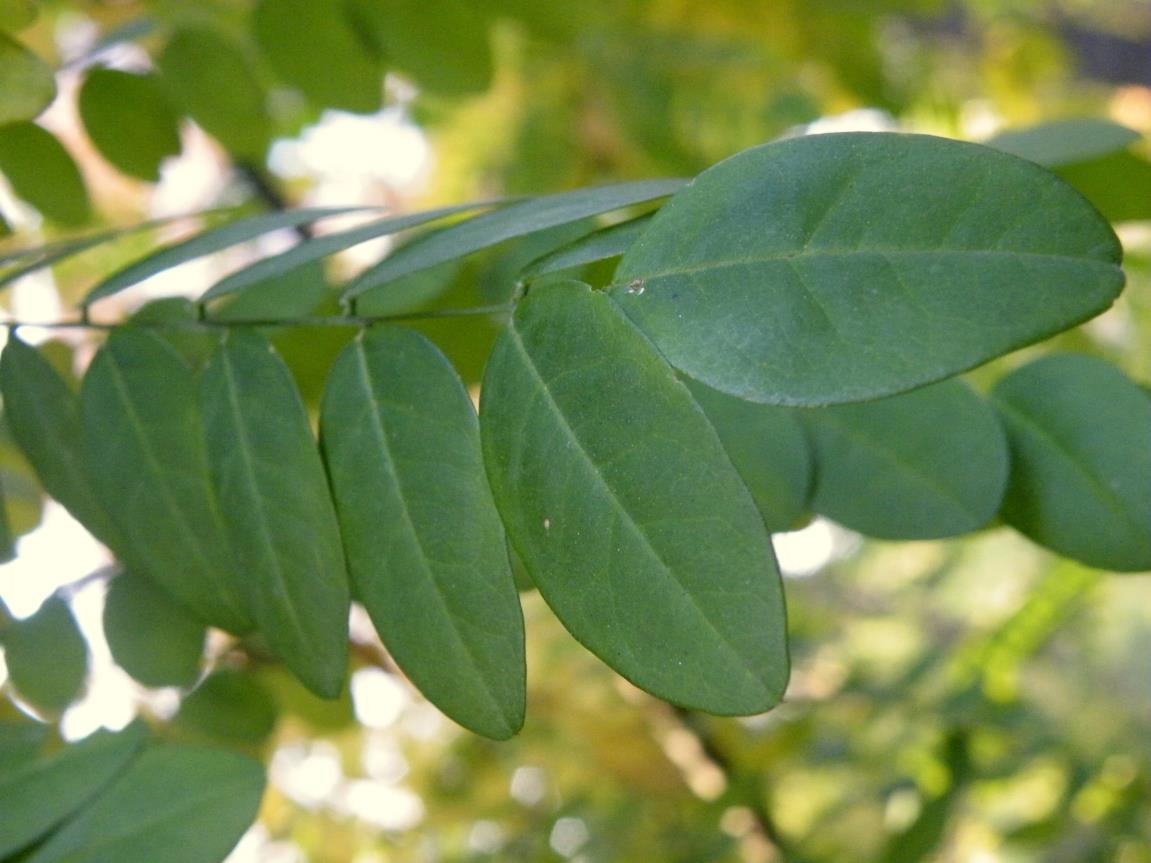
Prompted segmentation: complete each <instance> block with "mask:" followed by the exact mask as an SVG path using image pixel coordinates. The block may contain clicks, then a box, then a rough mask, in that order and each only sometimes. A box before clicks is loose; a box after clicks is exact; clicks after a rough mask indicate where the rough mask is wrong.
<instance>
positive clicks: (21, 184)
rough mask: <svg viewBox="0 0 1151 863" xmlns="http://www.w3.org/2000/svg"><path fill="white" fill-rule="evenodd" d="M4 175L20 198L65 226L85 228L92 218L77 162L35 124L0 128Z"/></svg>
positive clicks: (1, 161)
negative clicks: (84, 224) (84, 225)
mask: <svg viewBox="0 0 1151 863" xmlns="http://www.w3.org/2000/svg"><path fill="white" fill-rule="evenodd" d="M0 173H2V174H3V175H4V177H5V179H7V180H8V182H9V183H11V184H12V188H13V190H14V191H15V192H16V194H17V195H19V196H20V197H21V198H23V199H24V200H25V201H27V202H28V203H29V204H31V205H32V206H33V207H35V208H36V209H37V210H39V211H40V212H41V213H43V214H44V215H45V216H47V217H48V218H49V219H52V220H54V221H56V222H59V223H60V224H61V225H81V224H83V223H84V222H86V221H87V220H88V217H89V216H90V215H91V206H90V204H89V201H88V190H87V189H86V188H85V186H84V180H83V178H82V177H81V176H80V169H79V168H77V167H76V162H75V161H74V160H73V159H72V156H71V155H69V153H68V151H67V150H65V149H64V146H63V145H62V144H61V143H60V142H59V141H58V140H56V136H55V135H53V134H52V133H51V132H49V131H48V130H46V129H43V128H41V127H40V126H37V125H36V124H35V123H9V124H7V125H4V126H0Z"/></svg>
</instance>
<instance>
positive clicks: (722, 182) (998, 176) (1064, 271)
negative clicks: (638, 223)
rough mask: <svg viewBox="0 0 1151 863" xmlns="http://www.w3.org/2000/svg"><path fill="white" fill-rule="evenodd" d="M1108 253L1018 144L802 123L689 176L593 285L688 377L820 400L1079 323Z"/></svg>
mask: <svg viewBox="0 0 1151 863" xmlns="http://www.w3.org/2000/svg"><path fill="white" fill-rule="evenodd" d="M877 213H882V214H883V216H882V218H878V217H877V216H876V214H877ZM1120 256H1121V250H1120V246H1119V243H1118V241H1117V239H1116V238H1115V235H1114V233H1113V232H1112V231H1111V228H1110V226H1109V225H1108V224H1107V222H1106V221H1104V220H1103V218H1102V217H1100V215H1099V214H1098V213H1097V212H1096V210H1095V209H1094V208H1093V207H1091V206H1090V205H1089V204H1088V203H1087V202H1086V201H1085V200H1084V199H1083V198H1082V197H1081V196H1080V195H1079V194H1078V193H1077V192H1075V191H1074V190H1073V189H1072V188H1071V187H1069V186H1068V185H1066V184H1065V183H1063V182H1062V181H1061V180H1059V179H1057V178H1056V177H1053V176H1052V175H1051V174H1049V173H1047V172H1046V171H1045V170H1043V169H1042V168H1039V167H1038V166H1036V165H1034V164H1032V163H1030V162H1026V161H1024V160H1021V159H1017V158H1016V157H1014V156H1009V155H1007V154H1005V153H1001V152H999V151H997V150H993V149H991V148H988V147H981V146H979V145H975V144H966V143H961V142H957V141H949V140H944V139H942V138H932V137H927V136H921V135H894V134H882V133H850V134H838V135H814V136H810V137H805V138H795V139H789V140H785V141H780V142H777V143H773V144H767V145H765V146H762V147H757V148H753V149H751V150H746V151H744V152H742V153H739V154H738V155H736V156H733V157H731V158H730V159H727V160H726V161H724V162H721V163H720V164H718V165H716V166H714V167H712V168H710V169H708V170H707V171H705V172H703V173H702V174H700V175H699V176H698V177H697V178H696V179H695V180H694V181H693V182H692V183H691V185H690V186H688V187H687V188H686V189H685V190H684V191H683V192H682V193H680V194H679V195H676V196H675V197H674V198H673V199H672V201H670V202H669V203H668V204H666V205H665V206H664V207H663V208H662V209H661V210H660V212H659V213H657V214H656V216H655V218H654V219H653V221H652V224H651V227H650V228H648V230H647V231H645V232H644V234H643V236H641V237H640V239H639V240H637V241H636V242H635V243H634V244H633V245H632V247H631V248H630V249H629V251H628V253H627V254H626V255H624V258H623V261H622V262H621V263H620V266H619V269H618V270H617V272H616V285H615V286H614V289H613V291H612V296H613V298H614V299H615V300H616V302H617V303H619V305H620V307H621V308H622V309H623V310H624V311H625V312H626V313H627V315H628V316H629V317H630V318H631V319H632V320H633V321H634V322H635V323H636V325H637V326H639V327H640V329H642V330H643V331H644V332H645V333H647V335H648V336H649V337H650V338H651V339H652V341H654V342H655V344H656V345H657V347H659V349H660V350H661V351H662V352H663V354H664V356H666V357H667V359H668V361H669V362H670V363H671V364H672V365H674V366H675V367H676V368H679V369H681V370H682V371H684V372H685V373H686V374H688V375H690V376H691V377H693V378H695V379H697V380H700V381H702V382H703V383H706V384H708V385H709V386H712V387H715V388H716V389H720V390H723V391H725V392H729V393H731V394H733V395H737V396H741V397H743V398H748V399H752V400H755V401H763V402H768V403H774V404H789V405H822V404H832V403H837V402H847V401H860V400H864V399H868V398H877V397H880V396H883V395H890V394H894V393H896V392H899V391H902V390H908V389H912V388H914V387H916V386H919V385H922V384H926V383H930V382H932V381H936V380H940V379H942V378H944V377H948V376H950V375H953V374H955V373H957V372H960V371H963V370H965V369H968V368H971V367H973V366H975V365H978V364H980V363H982V362H984V361H986V360H988V359H990V358H992V357H995V356H998V355H1000V354H1003V353H1006V352H1007V351H1010V350H1012V349H1014V348H1017V347H1020V346H1022V345H1026V344H1030V343H1031V342H1035V341H1038V340H1040V339H1043V338H1045V337H1047V336H1049V335H1052V334H1054V333H1056V332H1059V331H1061V330H1064V329H1067V328H1068V327H1071V326H1073V325H1075V324H1077V323H1080V322H1082V321H1084V320H1086V319H1088V318H1090V317H1092V316H1093V315H1096V314H1098V313H1099V312H1101V311H1103V310H1104V309H1106V308H1107V307H1108V306H1109V305H1110V304H1111V302H1112V301H1113V300H1114V299H1115V297H1116V296H1117V295H1118V293H1119V291H1120V290H1121V288H1122V287H1123V272H1122V270H1121V269H1120V268H1119V260H1120Z"/></svg>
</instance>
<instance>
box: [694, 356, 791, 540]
mask: <svg viewBox="0 0 1151 863" xmlns="http://www.w3.org/2000/svg"><path fill="white" fill-rule="evenodd" d="M684 383H685V384H687V388H688V389H689V390H690V391H691V396H692V398H693V399H695V403H696V404H697V405H699V406H700V408H701V409H702V410H703V412H704V414H706V415H707V418H708V421H709V422H711V425H712V428H714V429H715V431H716V434H718V435H719V439H720V442H721V443H722V444H723V448H724V450H725V451H726V452H727V455H728V458H730V459H731V463H732V464H733V465H734V466H735V469H736V471H738V472H739V475H740V477H741V478H742V479H743V482H744V484H745V485H746V486H747V490H748V491H750V492H751V496H752V498H754V500H755V505H756V506H757V507H758V508H759V512H760V515H762V516H763V523H764V525H765V526H766V527H767V529H768V530H769V531H772V532H775V531H784V530H795V529H796V527H797V526H798V525H799V524H800V522H802V521H803V517H804V515H805V514H806V512H807V504H808V498H809V496H810V493H811V483H812V464H811V461H812V460H811V452H810V449H809V447H808V444H807V438H806V437H805V436H804V432H803V427H802V425H800V422H799V420H798V419H797V418H796V416H795V413H794V412H792V411H790V410H787V409H786V408H777V407H772V406H771V405H762V404H757V403H756V402H748V401H744V400H743V399H737V398H735V397H734V396H729V395H727V394H726V393H721V392H720V391H719V390H713V389H712V388H711V387H706V386H704V385H703V384H701V383H699V382H698V381H693V380H691V379H690V378H687V379H685V380H684Z"/></svg>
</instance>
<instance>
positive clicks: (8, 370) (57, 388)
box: [0, 334, 119, 548]
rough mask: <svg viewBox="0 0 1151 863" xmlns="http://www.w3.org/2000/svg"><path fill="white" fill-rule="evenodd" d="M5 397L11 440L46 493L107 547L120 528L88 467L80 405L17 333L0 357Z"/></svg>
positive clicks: (113, 543) (1, 387)
mask: <svg viewBox="0 0 1151 863" xmlns="http://www.w3.org/2000/svg"><path fill="white" fill-rule="evenodd" d="M0 393H3V396H4V411H5V419H6V421H7V423H8V428H9V430H10V431H11V432H12V437H13V439H14V440H15V441H16V443H17V444H18V445H19V447H20V449H21V450H22V451H23V453H24V455H25V456H26V457H27V459H28V462H29V463H30V464H31V465H32V467H33V469H34V470H35V471H36V474H37V475H38V476H39V477H40V482H41V483H43V485H44V490H45V491H47V492H48V494H50V495H52V497H54V498H56V500H58V501H59V502H60V503H61V504H63V505H64V507H65V508H67V510H68V511H69V512H70V513H72V515H73V516H74V517H75V518H76V520H77V521H79V522H80V523H81V524H82V525H84V527H86V528H87V529H88V530H89V532H91V533H92V535H93V536H95V537H96V538H97V539H99V540H100V541H101V542H103V543H105V544H106V545H110V546H112V547H113V548H115V547H116V546H118V545H119V540H118V538H117V536H116V532H115V529H114V527H113V525H112V522H111V520H110V519H109V517H108V514H107V513H106V512H105V510H104V507H103V506H102V505H101V503H100V502H99V500H98V499H97V497H96V495H95V492H94V491H93V489H92V482H91V478H90V477H89V476H88V472H87V468H86V467H85V456H84V429H83V424H82V422H81V419H80V405H79V401H78V399H77V398H76V394H75V393H74V392H72V389H71V388H70V387H69V386H68V383H67V382H66V381H65V380H64V378H62V377H61V376H60V374H59V373H58V372H57V371H56V370H55V369H54V368H53V367H52V364H51V363H49V362H48V361H47V360H46V359H44V357H42V356H41V355H40V353H39V352H38V351H37V350H36V349H35V348H32V347H29V346H28V345H26V344H24V342H22V341H20V339H19V338H18V337H17V336H16V335H15V334H13V335H10V336H9V337H8V344H7V345H6V346H5V348H4V353H3V356H0Z"/></svg>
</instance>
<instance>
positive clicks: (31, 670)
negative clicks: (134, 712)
mask: <svg viewBox="0 0 1151 863" xmlns="http://www.w3.org/2000/svg"><path fill="white" fill-rule="evenodd" d="M0 638H2V640H3V644H4V661H5V663H6V664H7V666H8V678H9V680H10V681H11V682H12V685H13V686H14V687H16V691H17V692H18V693H19V694H20V697H21V698H23V699H24V700H25V701H27V702H28V703H29V704H31V705H32V706H33V707H35V708H37V709H38V710H42V711H45V712H47V713H58V712H60V711H62V710H63V709H64V708H65V707H67V706H68V705H69V704H71V703H72V702H73V701H74V700H75V699H76V697H77V696H78V695H79V694H80V692H81V690H82V689H83V688H84V678H85V677H86V676H87V674H88V647H87V645H86V644H85V642H84V636H83V635H81V634H80V629H79V627H77V626H76V619H75V618H74V617H73V616H72V610H71V609H70V608H69V607H68V603H67V602H65V601H64V600H63V599H61V598H60V597H59V596H56V595H55V594H53V595H52V596H50V597H48V599H46V600H45V601H44V604H43V605H41V606H40V608H39V609H38V610H37V611H36V613H35V614H33V615H32V616H31V617H26V618H24V619H23V620H16V621H13V622H12V624H10V625H9V626H8V627H7V628H5V629H4V631H3V633H2V634H0Z"/></svg>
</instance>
